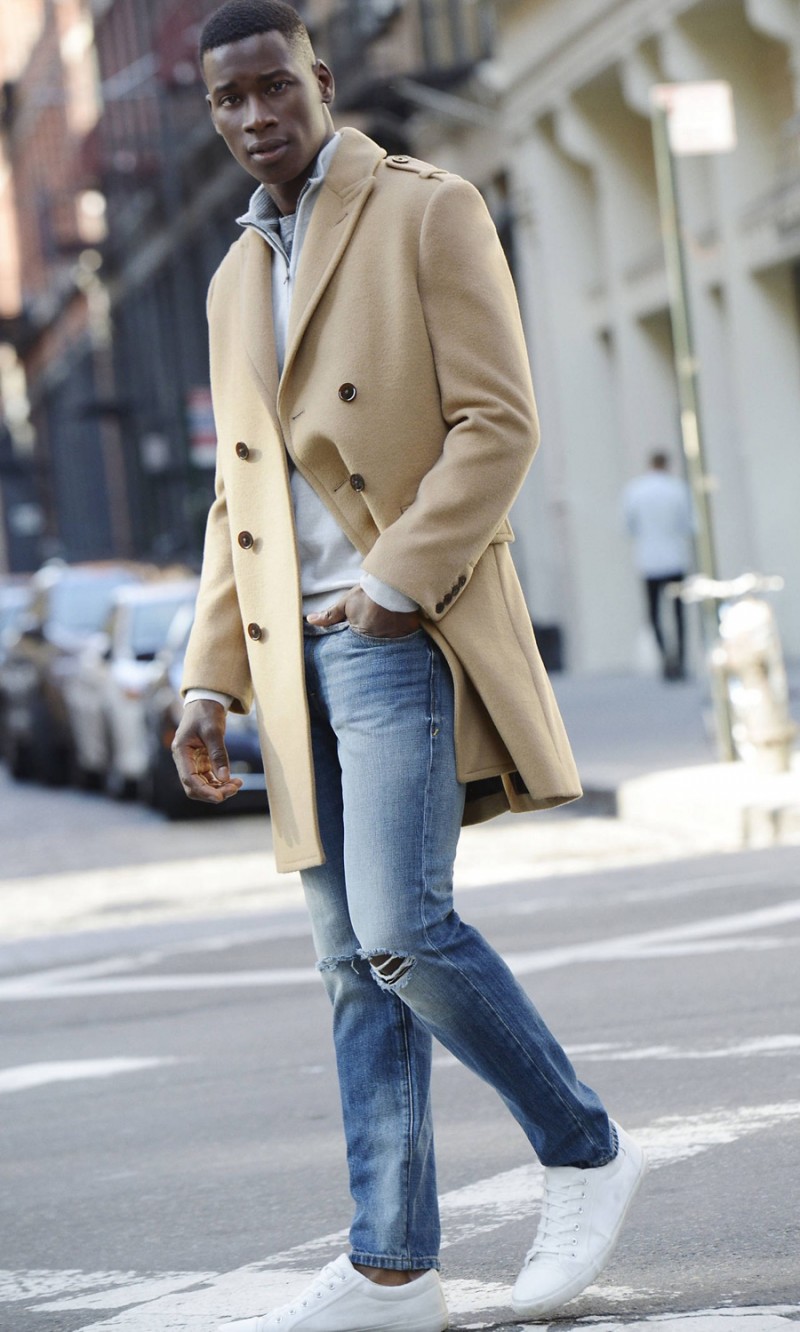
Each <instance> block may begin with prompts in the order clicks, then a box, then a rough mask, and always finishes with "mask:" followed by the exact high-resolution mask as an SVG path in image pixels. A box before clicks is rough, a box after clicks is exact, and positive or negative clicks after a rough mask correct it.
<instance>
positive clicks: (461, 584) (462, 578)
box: [458, 574, 467, 587]
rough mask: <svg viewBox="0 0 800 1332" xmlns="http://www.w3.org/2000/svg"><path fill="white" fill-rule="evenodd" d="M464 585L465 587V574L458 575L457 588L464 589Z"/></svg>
mask: <svg viewBox="0 0 800 1332" xmlns="http://www.w3.org/2000/svg"><path fill="white" fill-rule="evenodd" d="M466 585H467V575H466V574H459V575H458V586H459V587H466Z"/></svg>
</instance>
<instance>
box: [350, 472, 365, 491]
mask: <svg viewBox="0 0 800 1332" xmlns="http://www.w3.org/2000/svg"><path fill="white" fill-rule="evenodd" d="M350 485H351V486H352V487H353V490H363V489H364V486H365V485H366V482H365V480H364V478H363V476H362V475H361V473H360V472H353V475H352V476H351V477H350Z"/></svg>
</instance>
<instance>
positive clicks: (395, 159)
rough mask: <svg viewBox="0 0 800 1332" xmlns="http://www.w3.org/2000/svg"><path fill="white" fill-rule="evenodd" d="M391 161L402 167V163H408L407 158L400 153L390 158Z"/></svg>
mask: <svg viewBox="0 0 800 1332" xmlns="http://www.w3.org/2000/svg"><path fill="white" fill-rule="evenodd" d="M392 161H393V162H399V163H400V164H401V165H402V164H403V163H404V162H407V161H408V158H407V157H405V156H404V155H403V154H402V153H396V154H395V156H394V157H393V158H392Z"/></svg>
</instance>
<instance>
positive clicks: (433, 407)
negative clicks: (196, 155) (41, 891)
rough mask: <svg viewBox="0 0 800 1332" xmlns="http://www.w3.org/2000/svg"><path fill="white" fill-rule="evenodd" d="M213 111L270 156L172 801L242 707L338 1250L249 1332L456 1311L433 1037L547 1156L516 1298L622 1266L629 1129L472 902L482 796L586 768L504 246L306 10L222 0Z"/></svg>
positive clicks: (215, 287)
mask: <svg viewBox="0 0 800 1332" xmlns="http://www.w3.org/2000/svg"><path fill="white" fill-rule="evenodd" d="M201 58H202V65H203V73H204V77H205V79H206V83H207V87H208V102H209V106H210V109H211V116H212V119H213V121H214V124H215V126H216V128H217V130H218V132H219V133H220V134H221V135H222V137H223V138H224V139H225V142H226V144H227V146H228V147H229V149H230V151H231V152H232V153H233V156H234V157H235V158H236V160H237V161H238V162H239V163H240V164H241V165H242V166H243V167H244V169H245V170H246V171H248V172H249V173H250V175H252V176H253V177H254V179H255V180H256V181H258V188H257V190H256V192H255V194H254V195H253V198H252V200H251V204H250V208H249V211H248V212H247V214H246V215H245V216H244V217H243V218H241V219H239V221H240V223H241V225H242V228H243V235H242V236H241V237H240V238H239V239H238V241H237V242H236V244H234V245H233V246H232V248H231V250H230V251H229V253H228V255H227V256H226V258H225V259H224V260H223V262H222V264H221V265H220V268H219V269H218V271H217V273H216V275H215V277H214V280H213V283H212V286H211V291H210V296H209V325H210V337H211V378H212V389H213V394H214V406H215V414H216V421H217V428H218V439H219V445H218V454H219V465H218V471H217V498H216V501H215V503H214V505H213V506H212V509H211V513H210V515H209V524H208V535H207V542H206V550H205V555H204V564H203V577H202V583H201V590H200V596H199V600H198V607H197V617H196V622H195V627H194V632H193V634H192V638H191V642H190V645H189V650H188V653H187V658H186V671H185V679H184V685H185V690H186V698H187V704H186V709H185V713H184V719H183V722H182V724H181V726H180V728H179V731H178V734H177V736H176V739H175V744H174V750H175V759H176V763H177V766H178V769H179V772H180V774H181V778H182V781H183V784H184V787H185V789H186V791H187V794H188V795H190V796H191V797H193V798H194V799H199V800H205V801H207V802H211V803H221V802H222V801H224V800H227V799H229V798H231V797H232V796H234V795H235V793H236V790H237V785H238V783H237V780H236V779H235V778H232V777H231V775H230V771H229V768H228V761H227V756H226V753H225V746H224V721H225V709H226V707H231V708H233V709H234V710H238V711H243V710H246V709H248V708H249V707H250V704H251V700H252V699H253V698H254V699H255V705H256V709H257V712H258V717H259V725H260V728H261V736H262V747H263V752H264V760H265V768H266V773H267V783H268V788H269V796H270V807H271V812H272V820H273V833H274V846H275V854H276V858H277V862H278V866H279V868H280V869H283V870H289V869H299V870H300V872H301V876H302V880H303V886H304V889H305V893H306V898H307V901H308V906H309V910H310V914H311V922H312V930H313V935H314V942H315V947H316V951H317V954H318V958H319V969H320V972H321V975H322V979H323V981H324V983H325V985H326V988H327V990H328V994H329V996H330V998H331V1001H332V1004H333V1023H334V1040H335V1046H336V1055H337V1066H338V1071H339V1082H340V1089H341V1097H342V1107H343V1115H344V1125H345V1134H346V1139H347V1150H348V1164H349V1171H350V1185H351V1192H352V1194H353V1198H354V1201H355V1216H354V1219H353V1223H352V1227H351V1232H350V1240H351V1253H350V1255H349V1257H347V1256H342V1257H341V1258H339V1259H337V1261H336V1262H334V1263H332V1264H330V1265H328V1266H327V1267H326V1268H325V1269H324V1270H323V1272H322V1273H321V1275H320V1277H319V1278H318V1280H317V1281H316V1282H315V1283H314V1284H313V1285H312V1286H311V1287H310V1288H309V1290H308V1291H307V1292H306V1293H305V1295H304V1296H303V1297H302V1298H301V1299H300V1300H299V1301H298V1302H297V1303H296V1304H294V1305H291V1306H287V1307H284V1308H283V1309H280V1310H276V1311H275V1312H273V1313H271V1314H265V1315H263V1316H261V1317H255V1318H251V1319H245V1320H244V1321H239V1322H235V1323H233V1324H229V1327H230V1329H231V1332H233V1330H234V1329H236V1330H237V1332H277V1330H278V1329H280V1332H286V1329H294V1328H297V1329H303V1332H367V1330H368V1329H389V1328H398V1329H399V1328H402V1329H406V1330H407V1332H440V1329H442V1328H444V1327H446V1326H447V1310H446V1307H445V1303H444V1298H443V1295H442V1290H441V1286H440V1283H439V1278H438V1275H437V1269H438V1267H439V1257H438V1254H439V1217H438V1208H437V1197H436V1177H435V1165H434V1152H433V1134H432V1125H431V1106H430V1069H431V1048H432V1036H436V1037H437V1038H438V1039H439V1040H440V1041H441V1042H442V1043H443V1044H444V1045H445V1046H446V1047H447V1048H448V1049H449V1050H450V1051H452V1052H453V1053H454V1054H456V1055H457V1056H458V1057H459V1058H460V1059H461V1060H462V1061H463V1062H464V1063H465V1064H466V1065H467V1066H468V1067H469V1068H471V1069H473V1070H474V1071H475V1072H476V1073H478V1074H479V1076H481V1077H483V1078H485V1079H486V1080H487V1081H488V1082H489V1083H490V1084H491V1085H492V1086H494V1087H495V1088H496V1089H497V1091H498V1092H499V1093H500V1095H501V1096H502V1097H503V1099H504V1100H505V1102H506V1104H507V1105H508V1107H509V1109H510V1110H511V1112H512V1114H513V1115H514V1117H515V1118H516V1119H517V1121H518V1122H519V1124H520V1125H521V1126H522V1128H523V1130H524V1132H525V1133H526V1134H527V1136H528V1139H529V1141H530V1142H531V1145H532V1147H533V1148H534V1150H535V1151H536V1152H537V1154H538V1156H539V1158H540V1160H541V1161H542V1163H543V1164H544V1165H545V1167H547V1170H546V1197H545V1201H544V1204H543V1210H542V1217H541V1221H540V1225H539V1229H538V1232H537V1236H536V1240H535V1242H534V1246H533V1248H532V1250H531V1252H530V1254H529V1255H528V1258H527V1259H526V1261H525V1264H524V1266H523V1269H522V1272H521V1273H520V1276H519V1278H518V1281H517V1284H516V1286H515V1288H514V1292H513V1305H514V1308H515V1310H516V1311H517V1312H518V1313H519V1314H521V1315H524V1316H531V1317H536V1316H543V1315H545V1314H547V1313H548V1312H550V1311H551V1310H553V1309H555V1308H557V1307H559V1306H560V1305H561V1304H563V1303H564V1301H565V1300H568V1299H570V1298H572V1297H573V1296H574V1295H576V1294H577V1293H578V1292H579V1291H580V1290H582V1289H584V1287H585V1286H586V1285H587V1284H588V1283H589V1282H590V1281H592V1280H593V1279H594V1277H595V1276H596V1275H597V1273H598V1271H600V1269H601V1268H602V1267H603V1265H604V1264H605V1262H606V1261H607V1259H608V1257H609V1255H610V1253H611V1250H612V1249H613V1247H614V1244H615V1242H616V1239H617V1235H618V1234H619V1230H620V1228H621V1225H622V1222H623V1218H624V1216H625V1213H626V1211H627V1209H628V1206H629V1203H630V1201H631V1199H632V1197H633V1194H634V1193H635V1191H636V1188H637V1186H638V1184H639V1181H640V1178H641V1175H642V1173H643V1170H644V1162H643V1157H642V1153H641V1150H640V1149H639V1148H638V1147H637V1146H636V1144H635V1143H633V1142H632V1141H631V1139H630V1138H628V1137H627V1135H625V1134H624V1133H623V1131H622V1130H621V1129H618V1128H617V1127H616V1126H615V1125H612V1123H611V1122H610V1121H609V1119H608V1116H607V1114H606V1112H605V1110H604V1109H603V1107H602V1105H601V1104H600V1102H599V1100H598V1098H597V1096H596V1095H595V1094H594V1092H592V1091H591V1090H590V1089H589V1088H588V1087H586V1086H584V1085H583V1084H582V1083H580V1082H579V1081H578V1079H577V1078H576V1076H575V1073H574V1070H573V1069H572V1067H571V1065H570V1063H569V1061H568V1060H567V1058H566V1055H565V1054H564V1052H563V1050H562V1049H561V1047H560V1046H559V1045H558V1044H557V1042H556V1041H555V1039H554V1038H553V1036H552V1035H551V1034H550V1032H549V1031H548V1030H547V1028H546V1026H545V1025H544V1023H543V1021H542V1019H541V1018H540V1016H539V1014H538V1012H537V1011H536V1009H535V1008H534V1007H533V1005H532V1004H531V1002H530V1000H529V999H528V997H527V995H526V994H525V992H524V991H523V990H522V988H521V987H520V986H519V985H518V984H517V982H516V981H515V980H514V978H513V977H512V975H511V973H510V971H509V970H508V968H507V967H506V966H505V964H504V963H503V962H502V960H501V959H500V957H499V956H498V955H497V954H496V953H495V952H494V951H493V950H492V949H491V948H490V947H489V946H488V944H487V943H486V942H485V940H484V939H483V938H482V937H481V936H480V934H478V933H477V931H475V930H473V929H471V928H470V927H468V926H467V925H465V924H463V922H461V921H460V919H459V917H458V916H457V914H456V913H455V911H454V910H453V904H452V871H453V861H454V857H455V851H456V843H457V840H458V834H459V828H460V826H461V824H462V822H463V821H467V820H476V819H480V818H486V817H489V816H491V815H492V814H495V813H499V812H500V811H501V810H504V809H509V808H511V809H516V810H527V809H533V808H544V807H548V806H552V805H555V804H559V803H561V802H563V801H565V800H570V799H573V798H575V797H576V796H577V795H579V793H580V787H579V784H578V780H577V774H576V772H575V768H574V764H573V762H572V757H571V755H570V752H569V746H568V744H567V741H566V737H565V735H564V732H563V728H562V725H561V721H560V718H559V716H558V712H557V709H556V706H555V702H554V700H553V696H552V693H551V691H550V688H549V684H548V681H547V679H546V676H545V673H544V670H543V668H542V665H541V661H540V659H539V656H538V653H537V650H536V645H535V642H534V639H533V635H532V632H531V627H530V619H529V616H528V614H527V611H526V607H525V602H524V600H523V598H522V594H521V591H520V588H519V584H518V582H517V580H516V576H515V574H514V571H513V567H512V565H511V561H510V558H509V554H508V543H509V541H510V540H511V539H512V537H511V530H510V527H509V525H508V521H507V517H506V515H507V512H508V509H509V507H510V505H511V503H512V501H513V499H514V497H515V496H516V494H517V492H518V490H519V487H520V485H521V483H522V479H523V477H524V475H525V472H526V470H527V467H528V465H529V463H530V459H531V457H532V455H533V452H534V449H535V446H536V443H537V438H538V436H537V425H536V414H535V408H534V403H533V396H532V390H531V386H530V378H529V372H528V364H527V357H526V352H525V346H524V341H523V337H522V331H521V326H520V321H519V314H518V310H517V306H516V301H515V297H514V292H513V287H512V284H511V280H510V276H509V273H508V269H507V267H506V264H505V261H504V259H503V255H502V251H501V248H500V246H499V243H498V241H497V236H496V233H495V231H494V228H493V226H492V223H491V220H490V219H489V217H488V214H487V213H486V210H485V208H484V205H483V202H482V200H481V198H480V196H479V194H478V193H477V191H476V190H474V189H473V188H472V186H470V185H468V184H467V183H466V182H464V181H462V180H460V179H458V178H457V177H454V176H451V175H448V173H447V172H445V171H440V170H438V169H436V168H435V167H432V166H429V165H427V164H426V163H423V162H417V161H415V160H413V159H409V158H408V157H405V156H403V155H399V156H396V157H392V158H387V157H386V155H385V154H384V152H383V151H382V150H381V149H380V148H379V147H378V146H377V145H376V144H375V143H373V142H372V141H371V140H369V139H367V138H365V137H364V136H363V135H361V134H359V133H357V132H356V131H354V130H348V129H345V130H343V131H341V133H339V134H336V133H335V132H334V127H333V123H332V120H331V115H330V106H331V103H332V101H333V92H334V83H333V76H332V74H331V72H330V70H329V69H328V68H327V66H326V65H325V64H323V62H322V61H320V60H317V59H316V58H315V56H314V53H313V50H312V49H311V45H310V41H309V38H308V34H307V32H306V30H305V28H304V27H303V25H302V23H301V21H300V19H299V17H298V16H297V14H296V13H295V11H294V10H293V9H292V8H290V7H289V6H287V5H284V4H277V3H271V2H270V0H229V3H227V4H225V5H223V6H222V8H221V9H219V10H218V11H217V12H216V13H215V14H214V15H212V17H211V19H210V20H209V22H208V23H207V25H206V27H205V29H204V31H203V34H202V37H201Z"/></svg>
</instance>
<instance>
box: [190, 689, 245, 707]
mask: <svg viewBox="0 0 800 1332" xmlns="http://www.w3.org/2000/svg"><path fill="white" fill-rule="evenodd" d="M201 698H207V699H209V700H210V702H212V703H221V704H222V706H223V708H224V709H225V711H226V712H227V711H228V708H229V707H230V705H231V703H232V702H233V694H218V693H216V692H215V691H214V690H213V689H187V690H186V697H185V698H184V700H183V706H184V707H186V704H187V703H197V702H198V700H199V699H201Z"/></svg>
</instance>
